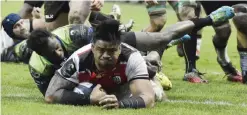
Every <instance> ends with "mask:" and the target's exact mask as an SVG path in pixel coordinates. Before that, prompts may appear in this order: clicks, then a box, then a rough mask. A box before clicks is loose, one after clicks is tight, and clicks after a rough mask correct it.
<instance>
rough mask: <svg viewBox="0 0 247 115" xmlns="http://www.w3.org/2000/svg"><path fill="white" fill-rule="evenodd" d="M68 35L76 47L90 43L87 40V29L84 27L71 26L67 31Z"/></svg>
mask: <svg viewBox="0 0 247 115" xmlns="http://www.w3.org/2000/svg"><path fill="white" fill-rule="evenodd" d="M69 34H70V39H71V41H73V43H74V44H76V45H77V46H80V47H81V46H83V45H85V44H88V43H89V42H90V41H88V38H87V28H86V27H85V26H82V25H73V26H71V28H70V29H69Z"/></svg>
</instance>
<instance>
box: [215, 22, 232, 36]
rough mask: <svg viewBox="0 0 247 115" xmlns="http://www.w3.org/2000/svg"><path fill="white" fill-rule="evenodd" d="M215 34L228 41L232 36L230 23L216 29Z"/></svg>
mask: <svg viewBox="0 0 247 115" xmlns="http://www.w3.org/2000/svg"><path fill="white" fill-rule="evenodd" d="M214 29H215V33H216V35H217V36H218V37H219V38H222V39H228V38H229V36H230V35H231V32H232V31H231V26H230V24H229V23H225V24H223V25H221V26H217V27H214Z"/></svg>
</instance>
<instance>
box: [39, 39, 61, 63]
mask: <svg viewBox="0 0 247 115" xmlns="http://www.w3.org/2000/svg"><path fill="white" fill-rule="evenodd" d="M43 56H44V57H45V58H47V59H48V60H49V61H51V63H53V64H60V63H62V61H63V60H64V50H63V48H62V45H61V43H60V42H59V41H58V40H57V39H56V38H55V37H51V38H50V39H49V42H48V44H47V47H46V48H44V52H43Z"/></svg>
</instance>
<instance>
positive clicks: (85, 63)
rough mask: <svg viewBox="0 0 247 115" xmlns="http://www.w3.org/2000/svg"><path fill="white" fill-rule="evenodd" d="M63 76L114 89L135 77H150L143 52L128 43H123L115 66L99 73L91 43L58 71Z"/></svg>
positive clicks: (75, 80)
mask: <svg viewBox="0 0 247 115" xmlns="http://www.w3.org/2000/svg"><path fill="white" fill-rule="evenodd" d="M57 72H58V73H59V74H60V75H61V76H62V77H64V78H65V79H67V80H70V81H72V82H75V83H81V82H90V83H93V84H101V86H102V87H103V88H104V89H105V90H108V89H109V90H112V89H115V88H118V87H119V86H121V85H123V84H126V83H128V82H129V81H131V80H134V79H149V76H148V72H147V65H146V62H145V61H144V59H143V57H142V56H141V54H140V53H139V52H138V51H137V50H136V49H134V48H132V47H131V46H129V45H127V44H121V54H120V56H119V58H118V63H117V64H116V66H115V68H114V69H112V70H109V71H106V72H103V73H98V72H97V69H96V66H95V64H94V56H93V53H92V51H91V44H89V45H87V46H84V47H82V48H81V49H79V50H77V51H76V52H75V53H74V54H73V55H72V56H71V57H70V58H69V59H68V60H67V61H66V62H65V63H64V65H63V67H62V68H60V69H59V70H58V71H57Z"/></svg>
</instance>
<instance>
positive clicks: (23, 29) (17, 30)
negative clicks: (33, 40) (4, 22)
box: [13, 19, 30, 38]
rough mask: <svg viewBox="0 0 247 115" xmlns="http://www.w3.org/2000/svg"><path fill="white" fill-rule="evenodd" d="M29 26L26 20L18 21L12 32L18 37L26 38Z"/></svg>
mask: <svg viewBox="0 0 247 115" xmlns="http://www.w3.org/2000/svg"><path fill="white" fill-rule="evenodd" d="M29 30H30V24H29V21H28V20H26V19H20V20H19V21H18V22H17V23H16V24H15V25H14V27H13V32H14V34H15V35H16V36H18V37H23V38H27V36H28V35H29V34H30V32H29Z"/></svg>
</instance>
